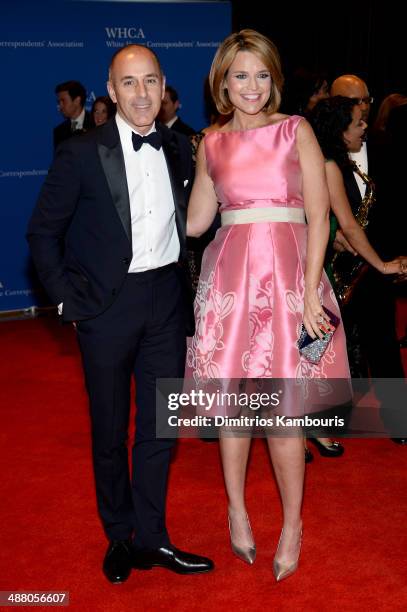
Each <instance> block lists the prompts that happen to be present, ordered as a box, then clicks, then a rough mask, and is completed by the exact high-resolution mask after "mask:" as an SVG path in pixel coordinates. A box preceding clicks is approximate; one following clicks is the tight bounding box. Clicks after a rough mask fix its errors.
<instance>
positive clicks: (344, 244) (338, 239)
mask: <svg viewBox="0 0 407 612" xmlns="http://www.w3.org/2000/svg"><path fill="white" fill-rule="evenodd" d="M332 246H333V248H334V250H335V251H337V252H338V253H343V252H344V251H348V252H349V253H352V255H357V251H355V249H354V248H353V246H352V245H351V244H350V242H348V241H347V240H346V238H345V236H344V235H343V232H342V230H340V229H338V230H336V234H335V240H334V241H333V244H332Z"/></svg>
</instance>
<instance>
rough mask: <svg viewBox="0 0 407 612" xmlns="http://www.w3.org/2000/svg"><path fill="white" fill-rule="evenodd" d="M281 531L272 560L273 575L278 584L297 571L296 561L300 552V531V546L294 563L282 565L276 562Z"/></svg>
mask: <svg viewBox="0 0 407 612" xmlns="http://www.w3.org/2000/svg"><path fill="white" fill-rule="evenodd" d="M283 531H284V530H283V529H282V530H281V535H280V539H279V541H278V546H277V551H276V555H275V557H274V560H273V574H274V578H275V579H276V581H277V582H280V581H281V580H284V579H285V578H288V577H289V576H291V575H292V574H294V572H296V571H297V568H298V561H299V558H300V552H301V543H302V529H301V532H300V545H299V547H298V556H297V559H296V560H295V561H294V563H291V565H284V564H283V563H280V562H279V561H277V559H276V556H277V552H278V549H279V547H280V542H281V538H282V537H283Z"/></svg>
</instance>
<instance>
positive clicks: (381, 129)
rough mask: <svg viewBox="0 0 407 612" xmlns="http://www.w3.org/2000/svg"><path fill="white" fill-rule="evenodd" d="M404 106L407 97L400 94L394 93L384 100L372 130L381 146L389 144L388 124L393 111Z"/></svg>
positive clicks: (406, 102)
mask: <svg viewBox="0 0 407 612" xmlns="http://www.w3.org/2000/svg"><path fill="white" fill-rule="evenodd" d="M404 104H407V96H404V95H403V94H400V93H392V94H390V95H388V96H386V97H385V98H384V100H382V102H381V104H380V106H379V110H378V111H377V115H376V119H375V121H374V123H373V127H372V130H371V135H373V136H375V137H377V138H378V139H379V140H380V144H384V145H385V144H386V142H387V138H386V135H387V122H388V120H389V115H390V113H391V111H392V110H393V108H397V107H398V106H403V105H404ZM378 144H379V143H378Z"/></svg>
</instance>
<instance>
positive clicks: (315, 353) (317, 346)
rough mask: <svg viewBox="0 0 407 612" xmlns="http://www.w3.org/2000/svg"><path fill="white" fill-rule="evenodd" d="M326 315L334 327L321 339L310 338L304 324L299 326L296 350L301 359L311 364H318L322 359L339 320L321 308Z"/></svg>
mask: <svg viewBox="0 0 407 612" xmlns="http://www.w3.org/2000/svg"><path fill="white" fill-rule="evenodd" d="M323 309H324V310H325V312H326V314H327V315H328V317H329V319H330V324H331V326H332V327H334V330H333V331H329V332H327V333H326V334H324V337H323V338H311V336H310V335H309V333H308V332H307V330H306V329H305V327H304V324H303V325H302V326H301V333H300V337H299V338H298V341H297V346H298V349H299V351H300V353H301V355H302V356H303V357H305V359H307V360H308V361H310V362H311V363H315V364H317V363H319V362H320V361H321V359H322V356H323V354H324V353H325V351H326V349H327V348H328V344H329V343H330V341H331V340H332V336H333V335H334V333H335V331H336V329H337V327H338V325H339V323H340V319H339V317H337V316H336V315H334V314H333V313H332V312H331V311H330V310H328V309H327V308H325V307H324V306H323Z"/></svg>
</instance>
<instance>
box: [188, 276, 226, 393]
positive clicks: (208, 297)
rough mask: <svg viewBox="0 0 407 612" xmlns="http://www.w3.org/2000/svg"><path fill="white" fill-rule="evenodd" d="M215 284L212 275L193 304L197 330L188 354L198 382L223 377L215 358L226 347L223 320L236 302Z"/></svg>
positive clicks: (201, 285)
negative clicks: (216, 287)
mask: <svg viewBox="0 0 407 612" xmlns="http://www.w3.org/2000/svg"><path fill="white" fill-rule="evenodd" d="M213 285H214V273H213V272H212V273H211V274H210V276H209V278H208V280H207V281H204V280H200V281H199V285H198V290H197V294H196V298H195V304H194V309H195V325H196V331H195V336H194V338H193V340H192V343H191V346H190V347H189V348H188V351H187V363H188V366H190V367H191V368H193V377H194V380H195V382H197V383H199V382H204V381H207V380H213V379H217V378H220V377H221V374H220V370H219V365H218V364H217V362H216V361H215V358H214V356H215V353H216V352H217V351H222V350H223V349H224V348H225V345H224V342H223V339H222V337H223V331H224V329H223V323H222V321H223V319H225V318H226V317H227V316H228V315H230V313H231V312H233V310H234V307H235V301H236V293H234V292H232V291H230V292H228V293H225V294H222V293H221V292H220V291H218V290H217V289H215V287H214V286H213Z"/></svg>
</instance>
